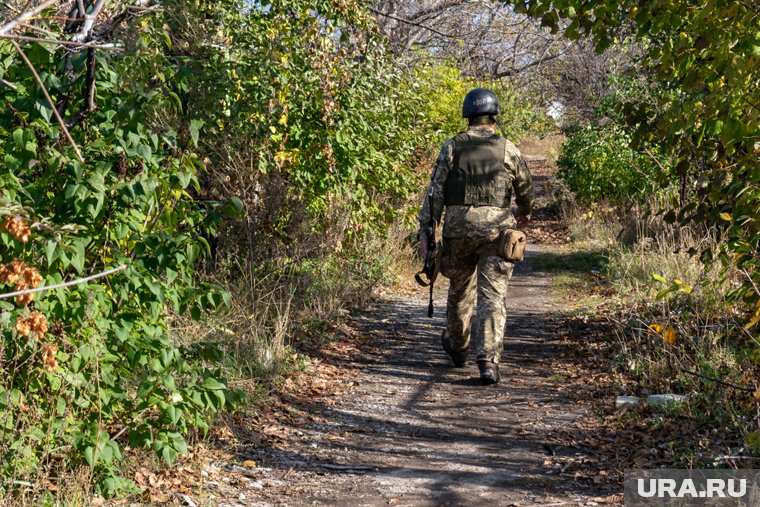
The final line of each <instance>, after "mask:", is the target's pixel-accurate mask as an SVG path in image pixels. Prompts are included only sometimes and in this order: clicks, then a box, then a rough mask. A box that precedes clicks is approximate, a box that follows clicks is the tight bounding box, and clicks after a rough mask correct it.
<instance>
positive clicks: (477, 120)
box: [467, 114, 497, 127]
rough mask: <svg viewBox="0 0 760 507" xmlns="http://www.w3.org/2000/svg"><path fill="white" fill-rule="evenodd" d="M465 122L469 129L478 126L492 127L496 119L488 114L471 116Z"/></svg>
mask: <svg viewBox="0 0 760 507" xmlns="http://www.w3.org/2000/svg"><path fill="white" fill-rule="evenodd" d="M467 121H468V123H469V125H470V126H471V127H477V126H479V125H492V124H494V123H496V122H497V120H496V118H495V117H494V116H493V115H490V114H484V115H481V116H472V117H470V118H468V119H467Z"/></svg>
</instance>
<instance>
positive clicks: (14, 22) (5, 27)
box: [0, 0, 61, 35]
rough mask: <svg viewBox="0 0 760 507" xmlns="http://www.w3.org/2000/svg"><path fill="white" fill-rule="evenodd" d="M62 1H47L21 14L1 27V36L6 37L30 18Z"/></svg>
mask: <svg viewBox="0 0 760 507" xmlns="http://www.w3.org/2000/svg"><path fill="white" fill-rule="evenodd" d="M60 1H61V0H47V1H45V2H42V3H41V4H40V5H38V6H37V7H35V8H34V9H32V10H30V11H26V12H24V13H22V14H19V15H18V16H16V18H15V19H13V20H12V21H9V22H8V23H6V24H4V25H3V26H0V35H5V34H7V33H9V32H11V31H12V30H13V29H14V28H16V27H17V26H19V25H20V24H21V23H23V22H24V21H26V20H27V19H29V18H32V17H34V16H36V15H37V14H39V13H40V12H42V11H44V10H45V9H49V8H50V7H52V6H54V5H56V4H57V3H59V2H60Z"/></svg>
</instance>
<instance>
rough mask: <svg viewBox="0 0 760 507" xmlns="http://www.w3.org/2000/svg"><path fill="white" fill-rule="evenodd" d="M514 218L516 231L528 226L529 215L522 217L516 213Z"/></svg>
mask: <svg viewBox="0 0 760 507" xmlns="http://www.w3.org/2000/svg"><path fill="white" fill-rule="evenodd" d="M515 218H517V228H518V229H523V228H524V227H526V226H527V225H528V222H530V215H523V214H522V213H518V214H517V216H516V217H515Z"/></svg>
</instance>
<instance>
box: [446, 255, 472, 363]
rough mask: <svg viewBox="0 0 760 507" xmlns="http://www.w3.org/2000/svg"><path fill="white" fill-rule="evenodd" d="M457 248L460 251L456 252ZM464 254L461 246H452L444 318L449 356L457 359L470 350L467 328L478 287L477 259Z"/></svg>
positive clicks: (468, 330)
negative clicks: (449, 345) (459, 247)
mask: <svg viewBox="0 0 760 507" xmlns="http://www.w3.org/2000/svg"><path fill="white" fill-rule="evenodd" d="M457 243H458V242H457ZM457 246H461V247H462V248H461V249H458V248H457ZM466 250H467V247H466V246H465V245H464V244H462V245H456V244H455V245H452V251H451V257H450V264H449V266H448V272H447V275H448V277H449V295H448V300H447V304H446V315H447V318H448V330H449V340H450V343H451V348H452V352H453V353H454V354H456V355H466V354H467V351H468V349H469V347H470V325H471V321H472V313H473V308H474V305H475V294H476V292H475V288H476V285H477V273H476V271H477V269H476V268H477V256H476V255H474V252H467V251H466ZM467 254H469V255H467Z"/></svg>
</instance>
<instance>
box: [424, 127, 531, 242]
mask: <svg viewBox="0 0 760 507" xmlns="http://www.w3.org/2000/svg"><path fill="white" fill-rule="evenodd" d="M467 133H468V134H470V135H471V136H483V137H485V136H495V135H497V134H496V132H495V131H494V130H493V129H492V128H489V127H470V128H468V129H467ZM453 148H454V139H453V138H452V139H449V140H448V141H446V142H445V143H444V144H443V147H442V148H441V152H440V154H439V155H438V160H437V161H436V163H435V169H434V170H433V177H432V178H431V179H430V184H429V185H428V188H427V192H426V193H425V199H424V201H423V203H422V209H420V212H419V214H418V215H417V219H418V220H419V223H420V233H419V236H420V239H421V240H422V241H425V239H426V238H425V227H426V226H427V224H428V220H429V219H430V214H431V213H432V214H433V218H434V219H435V220H436V222H437V223H440V221H441V215H442V213H443V208H444V206H443V199H444V189H445V188H446V178H447V177H448V175H449V171H450V170H451V169H452V166H453ZM504 169H505V170H506V171H507V172H508V173H509V175H510V179H511V180H512V187H513V188H514V190H515V201H516V203H517V208H518V210H519V212H520V213H522V214H523V215H529V214H530V211H531V208H532V207H533V198H534V197H533V184H532V182H531V177H530V171H529V170H528V166H527V165H526V164H525V161H524V160H523V159H522V156H521V155H520V150H518V149H517V147H516V146H515V145H514V144H513V143H511V142H510V141H509V140H507V148H506V150H505V155H504ZM431 194H432V196H433V207H434V209H432V210H431V209H430V195H431ZM516 225H517V221H516V220H515V217H514V215H512V210H510V209H509V208H497V207H494V206H447V207H446V217H445V221H444V224H443V237H444V238H474V237H496V236H497V235H498V233H499V231H501V230H502V229H508V228H514V227H515V226H516Z"/></svg>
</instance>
